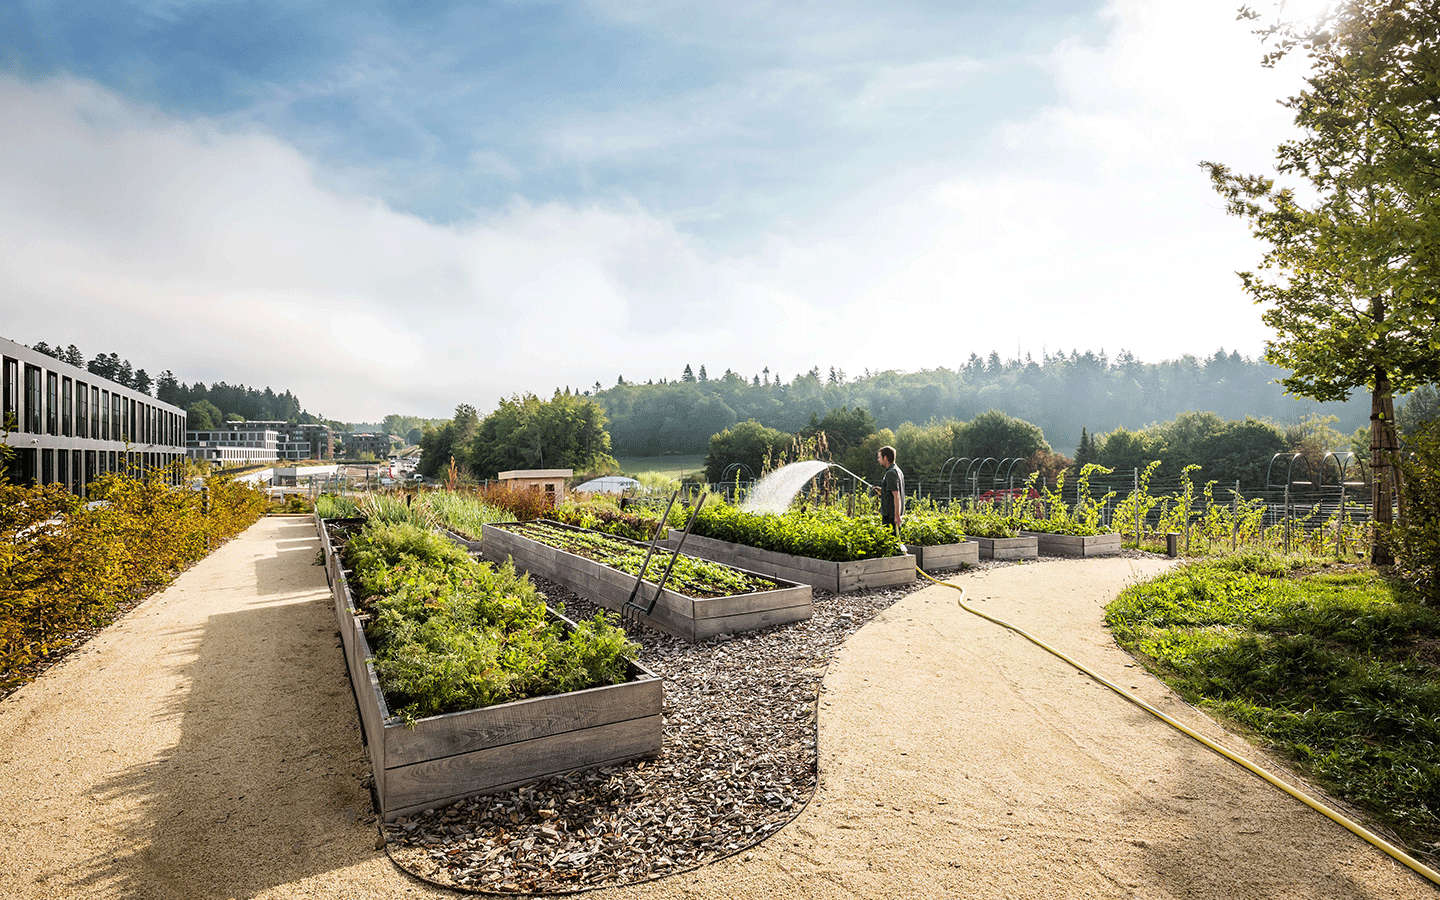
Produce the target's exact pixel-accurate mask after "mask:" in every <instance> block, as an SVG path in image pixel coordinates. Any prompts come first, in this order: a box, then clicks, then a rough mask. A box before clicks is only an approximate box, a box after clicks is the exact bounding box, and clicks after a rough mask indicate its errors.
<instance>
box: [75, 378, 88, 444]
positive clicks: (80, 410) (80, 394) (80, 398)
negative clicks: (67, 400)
mask: <svg viewBox="0 0 1440 900" xmlns="http://www.w3.org/2000/svg"><path fill="white" fill-rule="evenodd" d="M89 426H90V388H89V387H88V386H87V385H86V384H85V382H83V381H77V382H75V436H76V437H82V438H83V437H89V436H90V430H89Z"/></svg>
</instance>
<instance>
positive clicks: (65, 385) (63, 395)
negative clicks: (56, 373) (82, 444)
mask: <svg viewBox="0 0 1440 900" xmlns="http://www.w3.org/2000/svg"><path fill="white" fill-rule="evenodd" d="M74 411H75V382H73V381H71V380H70V379H69V378H62V379H60V433H61V434H63V435H65V436H66V437H73V436H74V435H75V412H74Z"/></svg>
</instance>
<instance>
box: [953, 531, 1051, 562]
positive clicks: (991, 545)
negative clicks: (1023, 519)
mask: <svg viewBox="0 0 1440 900" xmlns="http://www.w3.org/2000/svg"><path fill="white" fill-rule="evenodd" d="M969 540H972V541H974V542H975V543H977V544H979V545H980V558H981V559H1034V558H1035V557H1037V556H1039V555H1040V545H1039V543H1038V542H1037V541H1036V540H1035V537H1034V536H1033V535H1028V534H1022V535H1018V536H1016V537H1012V538H986V537H971V538H969Z"/></svg>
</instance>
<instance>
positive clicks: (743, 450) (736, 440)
mask: <svg viewBox="0 0 1440 900" xmlns="http://www.w3.org/2000/svg"><path fill="white" fill-rule="evenodd" d="M789 443H790V435H788V434H786V433H785V432H783V431H780V430H778V429H775V428H767V427H766V426H764V425H761V424H760V423H759V422H757V421H755V420H754V419H750V420H748V421H745V422H740V423H738V424H736V425H733V426H731V427H730V428H727V429H725V430H724V431H722V432H720V433H719V434H717V435H715V436H714V437H712V438H711V439H710V452H709V453H708V454H706V456H705V479H706V480H707V481H709V482H710V483H711V484H714V483H716V482H718V481H720V478H721V476H723V475H724V474H725V470H726V469H728V468H729V467H730V465H731V464H733V463H739V464H741V465H743V466H746V467H747V468H749V470H750V471H749V473H748V474H747V475H744V476H742V477H743V478H745V479H747V480H748V479H749V478H751V477H754V478H759V477H760V473H761V472H762V471H764V468H765V460H766V459H767V458H770V459H776V458H778V457H779V456H780V454H781V453H783V452H784V450H785V446H786V445H787V444H789Z"/></svg>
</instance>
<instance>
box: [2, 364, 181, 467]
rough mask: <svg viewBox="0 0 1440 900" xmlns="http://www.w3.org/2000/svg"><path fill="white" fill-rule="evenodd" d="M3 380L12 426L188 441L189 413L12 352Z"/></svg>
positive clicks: (141, 440) (6, 417)
mask: <svg viewBox="0 0 1440 900" xmlns="http://www.w3.org/2000/svg"><path fill="white" fill-rule="evenodd" d="M22 368H23V380H22ZM0 379H3V384H0V415H3V422H4V425H5V427H6V428H8V429H9V430H11V431H18V432H23V433H25V434H53V435H59V436H63V437H79V438H91V439H95V440H102V441H128V442H133V443H137V444H163V445H166V446H170V447H183V446H184V438H185V415H184V414H183V413H175V412H171V411H170V410H167V409H162V408H160V407H158V406H156V405H154V404H150V403H146V402H144V401H143V400H139V399H136V398H134V397H128V396H125V395H123V394H121V393H120V392H118V391H115V392H112V391H110V390H109V389H108V388H103V387H101V386H99V385H95V384H87V383H86V382H84V381H81V380H79V379H77V378H72V377H70V376H69V375H62V374H60V373H58V372H52V371H50V370H48V369H43V368H41V367H40V366H36V365H32V364H30V363H28V362H27V363H24V364H23V367H22V363H21V361H20V360H18V359H11V358H10V357H8V356H7V357H4V363H3V372H0ZM22 387H23V391H22Z"/></svg>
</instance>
